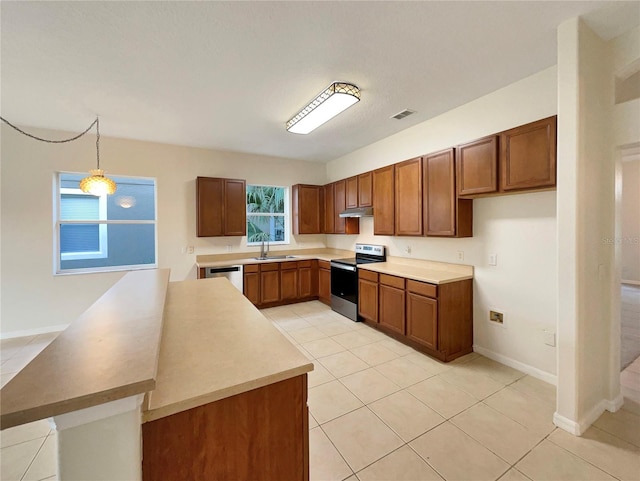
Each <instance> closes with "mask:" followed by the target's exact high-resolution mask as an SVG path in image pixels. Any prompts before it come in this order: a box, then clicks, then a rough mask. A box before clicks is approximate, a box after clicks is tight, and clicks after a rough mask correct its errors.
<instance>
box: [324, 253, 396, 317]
mask: <svg viewBox="0 0 640 481" xmlns="http://www.w3.org/2000/svg"><path fill="white" fill-rule="evenodd" d="M386 260H387V255H386V252H385V247H384V246H380V245H372V244H356V256H355V257H348V258H346V259H334V260H332V261H331V309H333V310H334V311H336V312H339V313H340V314H342V315H343V316H346V317H348V318H349V319H352V320H354V321H357V320H358V265H359V264H369V263H371V262H385V261H386Z"/></svg>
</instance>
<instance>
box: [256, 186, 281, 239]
mask: <svg viewBox="0 0 640 481" xmlns="http://www.w3.org/2000/svg"><path fill="white" fill-rule="evenodd" d="M288 191H289V189H288V188H287V187H273V186H267V185H247V245H256V244H260V243H261V242H262V241H269V242H270V243H271V244H288V243H289V192H288Z"/></svg>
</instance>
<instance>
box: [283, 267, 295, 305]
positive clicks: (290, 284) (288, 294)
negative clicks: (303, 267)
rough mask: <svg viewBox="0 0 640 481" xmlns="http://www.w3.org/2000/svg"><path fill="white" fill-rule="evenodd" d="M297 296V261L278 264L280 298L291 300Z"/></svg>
mask: <svg viewBox="0 0 640 481" xmlns="http://www.w3.org/2000/svg"><path fill="white" fill-rule="evenodd" d="M297 298H298V263H297V262H283V263H281V264H280V300H282V301H291V300H295V299H297Z"/></svg>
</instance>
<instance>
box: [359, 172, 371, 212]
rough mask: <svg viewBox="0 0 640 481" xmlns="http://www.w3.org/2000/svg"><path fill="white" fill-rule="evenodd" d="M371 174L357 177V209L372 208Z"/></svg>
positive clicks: (366, 173)
mask: <svg viewBox="0 0 640 481" xmlns="http://www.w3.org/2000/svg"><path fill="white" fill-rule="evenodd" d="M372 180H373V172H365V173H364V174H360V175H359V176H358V207H371V206H373V189H372V187H373V185H372V184H373V182H372Z"/></svg>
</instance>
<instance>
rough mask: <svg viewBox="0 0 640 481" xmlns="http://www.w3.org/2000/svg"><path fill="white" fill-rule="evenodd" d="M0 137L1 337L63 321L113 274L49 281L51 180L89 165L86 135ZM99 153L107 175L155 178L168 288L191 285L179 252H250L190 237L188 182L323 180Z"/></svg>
mask: <svg viewBox="0 0 640 481" xmlns="http://www.w3.org/2000/svg"><path fill="white" fill-rule="evenodd" d="M103 122H104V120H103ZM25 129H26V130H27V131H29V132H33V133H35V134H36V135H40V136H42V137H44V138H52V139H60V138H68V137H71V136H72V134H71V133H69V132H58V131H47V130H40V129H31V128H28V127H25ZM1 134H2V137H1V144H0V147H1V150H2V166H1V167H2V173H1V179H2V191H1V196H2V199H1V202H2V204H1V205H2V219H1V229H2V250H1V262H2V271H1V296H2V306H1V311H0V312H1V324H0V328H1V330H0V333H1V334H2V336H4V337H8V336H12V335H16V334H20V333H24V332H25V331H31V332H34V331H35V332H37V331H38V330H42V331H45V330H47V329H52V328H54V327H56V326H63V325H66V324H69V323H70V322H72V321H73V320H75V319H76V318H77V317H78V316H79V315H80V314H81V313H82V312H83V311H84V310H86V309H87V308H88V307H89V306H90V305H91V304H92V303H93V302H94V301H95V300H96V299H98V298H99V297H100V296H101V295H102V294H103V293H104V292H106V290H108V289H109V287H111V286H112V285H113V284H114V283H115V282H116V281H117V280H118V279H120V277H122V275H123V273H122V272H109V273H96V274H78V275H63V276H54V275H53V270H54V262H53V259H54V253H53V235H54V222H53V198H54V195H53V183H54V174H55V172H58V171H68V172H86V171H87V170H88V169H90V168H93V167H95V136H92V135H87V136H85V137H83V138H81V139H79V140H77V141H75V142H71V143H67V144H60V145H52V144H46V143H43V142H37V141H35V140H32V139H29V138H27V137H25V136H23V135H21V134H19V133H17V132H15V131H14V130H13V129H11V128H10V127H7V126H6V125H4V124H3V125H2V131H1ZM100 153H101V161H102V162H101V163H102V165H103V166H104V168H105V169H106V171H107V175H113V176H118V175H123V176H140V177H154V178H156V180H157V237H158V246H157V247H158V266H159V267H161V268H170V269H171V280H172V281H179V280H184V279H195V278H196V268H195V255H188V254H183V253H182V250H183V248H185V247H187V246H194V247H195V254H216V253H226V252H228V251H229V250H231V251H232V252H238V251H247V250H252V249H255V248H250V249H248V248H247V247H246V237H209V238H205V237H200V238H198V237H196V214H195V210H196V208H195V195H196V193H195V192H196V187H195V184H196V182H195V179H196V177H197V176H209V177H229V178H240V179H246V180H247V183H264V184H269V185H286V186H290V185H292V184H296V183H308V184H323V183H324V181H325V178H326V171H325V165H324V164H322V163H313V162H305V161H297V160H288V159H278V158H273V157H266V156H259V155H250V154H240V153H235V152H223V151H214V150H207V149H198V148H191V147H180V146H174V145H167V144H159V143H152V142H142V141H135V140H126V139H117V138H110V137H105V136H104V135H103V136H101V142H100ZM116 195H117V194H116ZM324 245H325V238H324V236H323V235H318V236H293V235H292V236H291V245H290V246H288V247H290V248H307V247H324ZM274 250H276V249H275V248H274Z"/></svg>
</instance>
